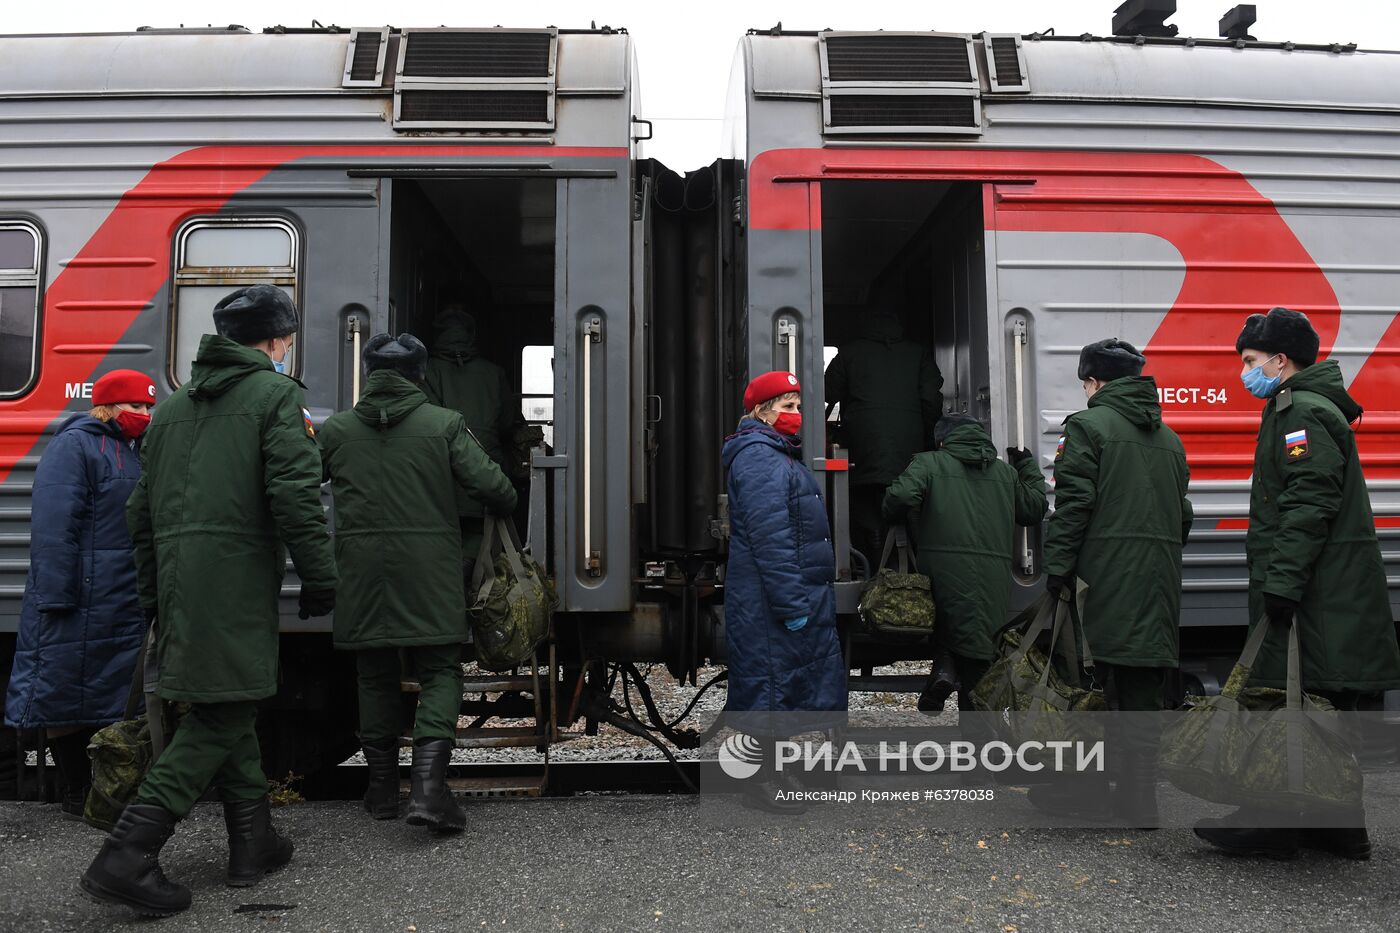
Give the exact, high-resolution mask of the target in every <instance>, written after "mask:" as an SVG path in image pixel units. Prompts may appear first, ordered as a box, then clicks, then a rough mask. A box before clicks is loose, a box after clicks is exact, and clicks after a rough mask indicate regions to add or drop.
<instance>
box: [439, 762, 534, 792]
mask: <svg viewBox="0 0 1400 933" xmlns="http://www.w3.org/2000/svg"><path fill="white" fill-rule="evenodd" d="M548 784H549V769H548V768H546V767H542V768H540V769H539V773H538V774H525V775H520V776H518V777H499V778H492V777H451V776H449V777H448V778H447V786H448V787H450V788H451V789H452V793H454V794H457V795H458V796H462V797H539V796H540V795H542V794H543V793H544V791H545V787H546V786H548Z"/></svg>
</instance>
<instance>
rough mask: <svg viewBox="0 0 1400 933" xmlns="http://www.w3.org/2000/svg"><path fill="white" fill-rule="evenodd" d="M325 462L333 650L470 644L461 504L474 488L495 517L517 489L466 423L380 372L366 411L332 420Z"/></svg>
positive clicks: (368, 392)
mask: <svg viewBox="0 0 1400 933" xmlns="http://www.w3.org/2000/svg"><path fill="white" fill-rule="evenodd" d="M321 459H322V463H323V464H324V469H325V476H326V478H327V479H328V480H330V483H331V492H332V494H333V495H334V497H335V556H336V561H337V563H338V564H339V567H340V579H341V584H340V590H339V592H338V593H337V594H336V609H335V646H336V647H337V648H347V649H360V648H384V647H390V646H401V645H446V644H452V643H455V642H463V641H466V637H467V621H466V607H467V603H466V595H465V593H464V590H463V581H462V557H463V554H462V532H461V527H460V525H459V524H458V521H457V513H456V510H455V509H454V508H453V498H454V496H455V494H456V493H457V491H458V490H466V491H467V492H469V493H470V494H471V495H472V496H473V497H474V498H475V499H477V500H478V501H480V502H482V503H484V504H485V505H486V507H487V508H489V509H490V510H491V511H492V512H495V513H498V514H509V513H510V511H511V510H512V509H514V508H515V487H513V486H511V484H510V481H509V480H507V479H506V477H505V474H503V473H502V472H501V470H500V467H498V466H496V464H495V463H493V462H492V461H491V459H490V458H489V457H488V456H486V453H485V451H483V450H482V449H481V445H480V444H479V443H477V441H476V439H475V438H474V437H473V436H472V434H471V432H470V431H468V430H467V426H466V424H465V422H463V420H462V416H461V415H459V414H458V413H457V412H454V411H448V410H447V409H445V408H439V407H438V406H436V405H432V404H429V402H428V398H427V396H426V395H424V394H423V391H422V390H421V389H419V388H418V387H417V386H415V385H414V384H413V383H411V382H409V381H408V380H407V379H405V378H404V377H403V376H400V375H399V374H398V373H395V372H391V371H388V370H380V371H378V372H375V373H372V374H371V375H370V377H369V380H368V381H367V382H366V384H365V392H364V395H363V396H362V397H361V398H360V401H359V404H357V405H356V406H355V407H354V408H353V409H351V410H350V411H344V412H340V413H339V414H336V415H332V416H331V417H330V418H329V419H328V420H327V421H326V424H325V427H323V428H322V429H321ZM475 556H476V555H475V554H467V555H466V557H468V558H473V557H475Z"/></svg>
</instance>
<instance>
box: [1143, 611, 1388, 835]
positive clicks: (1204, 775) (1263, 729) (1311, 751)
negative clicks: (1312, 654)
mask: <svg viewBox="0 0 1400 933" xmlns="http://www.w3.org/2000/svg"><path fill="white" fill-rule="evenodd" d="M1270 624H1271V623H1270V622H1269V621H1268V619H1267V618H1265V619H1261V620H1260V621H1259V623H1258V624H1257V625H1255V627H1254V631H1252V632H1250V634H1249V640H1248V641H1247V642H1246V644H1245V648H1244V653H1243V654H1241V655H1240V659H1239V662H1238V663H1236V664H1235V667H1234V670H1233V671H1231V673H1230V678H1229V679H1228V680H1227V681H1226V682H1225V687H1224V689H1223V690H1221V692H1220V695H1219V696H1214V697H1199V696H1192V697H1187V698H1186V705H1187V709H1186V711H1185V712H1183V713H1181V714H1180V716H1178V717H1177V718H1176V719H1175V721H1174V722H1173V723H1172V724H1171V725H1170V726H1168V727H1167V729H1166V730H1164V731H1163V733H1162V740H1161V745H1160V746H1159V747H1158V756H1157V757H1158V765H1159V766H1160V767H1161V769H1162V772H1163V773H1164V774H1165V775H1166V777H1167V779H1168V780H1169V781H1171V782H1172V783H1173V784H1175V785H1176V786H1177V787H1179V788H1181V789H1182V790H1184V791H1186V793H1188V794H1191V795H1193V796H1196V797H1200V798H1201V799H1203V800H1210V801H1213V802H1215V803H1225V804H1233V805H1235V806H1240V807H1253V808H1258V809H1264V810H1276V811H1289V812H1317V811H1319V810H1322V811H1332V810H1336V811H1344V810H1354V809H1355V808H1357V807H1360V806H1361V765H1360V763H1359V762H1358V761H1357V759H1356V752H1355V745H1354V742H1353V737H1352V736H1349V735H1348V733H1347V729H1346V726H1345V724H1344V723H1343V722H1342V720H1341V717H1340V715H1339V714H1338V713H1337V711H1336V709H1335V708H1334V707H1333V706H1332V704H1331V703H1330V702H1328V701H1327V700H1326V699H1324V698H1322V697H1319V696H1314V695H1312V694H1306V693H1303V691H1302V678H1301V676H1300V672H1299V652H1298V626H1297V623H1296V622H1295V623H1294V624H1293V625H1292V626H1290V627H1289V631H1288V677H1287V681H1286V683H1287V687H1286V689H1283V690H1279V689H1277V688H1271V687H1246V686H1245V685H1246V684H1247V683H1248V682H1249V676H1250V670H1251V668H1253V666H1254V662H1255V659H1256V658H1257V657H1258V654H1259V648H1260V646H1261V645H1262V644H1263V641H1264V638H1265V637H1266V635H1267V634H1268V631H1269V626H1270Z"/></svg>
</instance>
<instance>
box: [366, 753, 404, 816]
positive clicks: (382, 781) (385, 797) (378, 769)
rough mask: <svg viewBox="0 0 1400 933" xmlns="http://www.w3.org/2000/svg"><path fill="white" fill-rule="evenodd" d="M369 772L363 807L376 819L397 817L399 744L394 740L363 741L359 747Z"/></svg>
mask: <svg viewBox="0 0 1400 933" xmlns="http://www.w3.org/2000/svg"><path fill="white" fill-rule="evenodd" d="M362 747H363V749H364V753H365V764H366V765H368V766H369V767H368V769H367V770H368V771H369V788H368V789H367V790H366V791H365V809H366V810H368V811H369V815H370V816H372V817H374V818H375V819H376V820H396V819H398V818H399V743H398V742H397V741H396V740H394V739H386V740H384V741H383V742H366V743H365V744H364V745H363V746H362Z"/></svg>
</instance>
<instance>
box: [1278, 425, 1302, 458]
mask: <svg viewBox="0 0 1400 933" xmlns="http://www.w3.org/2000/svg"><path fill="white" fill-rule="evenodd" d="M1283 450H1284V456H1285V457H1287V459H1289V460H1290V461H1291V460H1302V459H1303V458H1304V457H1306V456H1307V455H1308V432H1307V431H1305V430H1303V429H1302V428H1299V429H1298V430H1296V431H1289V432H1288V433H1287V434H1285V435H1284V436H1283Z"/></svg>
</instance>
